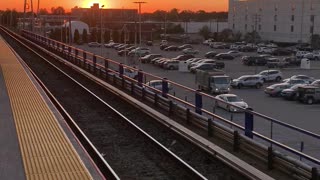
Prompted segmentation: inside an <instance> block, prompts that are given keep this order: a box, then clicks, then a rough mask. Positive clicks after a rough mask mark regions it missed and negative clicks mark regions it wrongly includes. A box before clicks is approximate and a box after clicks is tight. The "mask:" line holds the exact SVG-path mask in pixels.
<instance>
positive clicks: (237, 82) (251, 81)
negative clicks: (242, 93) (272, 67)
mask: <svg viewBox="0 0 320 180" xmlns="http://www.w3.org/2000/svg"><path fill="white" fill-rule="evenodd" d="M263 83H264V81H263V79H262V76H260V75H245V76H241V77H239V78H237V79H233V80H232V81H231V86H232V87H233V88H239V89H240V88H242V87H255V88H257V89H259V88H261V87H262V86H263Z"/></svg>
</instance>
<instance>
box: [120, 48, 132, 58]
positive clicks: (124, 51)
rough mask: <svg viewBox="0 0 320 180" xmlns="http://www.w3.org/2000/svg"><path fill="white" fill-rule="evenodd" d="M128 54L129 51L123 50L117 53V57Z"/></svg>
mask: <svg viewBox="0 0 320 180" xmlns="http://www.w3.org/2000/svg"><path fill="white" fill-rule="evenodd" d="M129 52H130V50H127V49H123V50H120V51H118V55H119V56H124V55H126V56H127V55H128V53H129Z"/></svg>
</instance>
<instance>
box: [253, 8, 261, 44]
mask: <svg viewBox="0 0 320 180" xmlns="http://www.w3.org/2000/svg"><path fill="white" fill-rule="evenodd" d="M259 18H260V15H259V14H257V13H256V14H254V15H253V23H254V26H253V27H254V28H253V31H252V33H253V34H252V35H253V42H254V43H256V34H257V26H258V19H259Z"/></svg>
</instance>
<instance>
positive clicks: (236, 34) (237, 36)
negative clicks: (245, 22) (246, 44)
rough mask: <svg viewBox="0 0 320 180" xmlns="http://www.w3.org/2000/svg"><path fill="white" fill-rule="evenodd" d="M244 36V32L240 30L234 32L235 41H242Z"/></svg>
mask: <svg viewBox="0 0 320 180" xmlns="http://www.w3.org/2000/svg"><path fill="white" fill-rule="evenodd" d="M241 38H242V34H241V32H240V31H238V32H236V33H235V34H233V38H232V39H233V41H241Z"/></svg>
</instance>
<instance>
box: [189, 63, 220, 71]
mask: <svg viewBox="0 0 320 180" xmlns="http://www.w3.org/2000/svg"><path fill="white" fill-rule="evenodd" d="M215 69H221V66H219V65H217V64H216V63H200V64H198V65H196V66H193V67H191V68H190V72H191V73H196V72H197V70H202V71H212V70H215Z"/></svg>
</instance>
